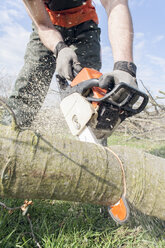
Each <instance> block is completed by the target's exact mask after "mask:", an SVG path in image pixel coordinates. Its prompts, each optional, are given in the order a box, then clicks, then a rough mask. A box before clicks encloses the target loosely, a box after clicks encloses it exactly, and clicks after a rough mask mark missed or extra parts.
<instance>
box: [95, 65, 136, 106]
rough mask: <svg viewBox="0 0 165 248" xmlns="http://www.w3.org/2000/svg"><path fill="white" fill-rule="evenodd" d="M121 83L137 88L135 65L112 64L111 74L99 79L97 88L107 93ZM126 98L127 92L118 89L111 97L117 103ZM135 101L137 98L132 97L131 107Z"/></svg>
mask: <svg viewBox="0 0 165 248" xmlns="http://www.w3.org/2000/svg"><path fill="white" fill-rule="evenodd" d="M121 82H123V83H126V84H128V85H130V86H131V87H133V88H135V89H137V88H138V85H137V81H136V65H135V64H134V63H132V62H127V61H118V62H116V63H115V64H114V70H113V72H111V73H106V74H104V75H102V76H101V77H100V78H99V86H100V87H101V88H104V89H107V90H109V91H111V90H112V89H113V88H114V87H115V86H117V85H118V84H120V83H121ZM127 96H128V92H127V90H126V89H120V90H119V91H118V92H117V93H116V94H115V95H114V96H112V99H113V101H115V102H117V103H121V102H122V101H123V100H124V99H125V98H126V97H127ZM137 100H138V97H137V96H136V97H134V98H133V99H132V100H131V105H133V104H134V103H135V102H136V101H137Z"/></svg>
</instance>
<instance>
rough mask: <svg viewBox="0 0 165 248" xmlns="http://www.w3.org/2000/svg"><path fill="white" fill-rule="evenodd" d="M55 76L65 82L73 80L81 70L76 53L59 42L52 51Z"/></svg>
mask: <svg viewBox="0 0 165 248" xmlns="http://www.w3.org/2000/svg"><path fill="white" fill-rule="evenodd" d="M54 56H55V57H56V71H57V74H58V75H59V76H60V77H61V78H63V79H66V80H70V81H71V80H73V78H74V77H75V76H76V74H77V73H79V72H80V71H81V69H82V67H81V65H80V63H79V61H78V58H77V55H76V53H75V52H74V51H73V49H71V48H70V47H68V46H67V45H66V44H65V43H64V42H63V41H60V42H59V43H58V44H57V46H56V48H55V51H54Z"/></svg>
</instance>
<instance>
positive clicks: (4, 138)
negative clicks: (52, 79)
mask: <svg viewBox="0 0 165 248" xmlns="http://www.w3.org/2000/svg"><path fill="white" fill-rule="evenodd" d="M111 149H112V150H113V152H115V153H116V154H117V155H118V156H119V157H120V159H121V160H122V162H123V165H124V170H125V179H126V185H127V194H126V198H127V200H128V202H130V203H131V204H132V205H133V206H134V207H136V208H137V209H138V210H140V211H141V212H143V213H144V214H147V215H151V216H156V217H158V218H160V219H162V220H165V159H163V158H160V157H156V156H153V155H150V154H147V153H145V152H143V151H140V150H137V149H133V148H128V147H125V146H124V147H122V146H112V147H111ZM0 177H1V179H0V197H1V198H10V197H11V198H24V199H25V198H30V199H37V198H38V199H57V200H67V201H76V202H87V203H93V204H101V205H112V204H114V203H116V202H117V201H118V200H119V199H120V197H121V195H122V193H123V176H122V171H121V167H120V164H119V161H118V159H117V158H116V156H115V155H114V154H113V153H112V152H111V151H108V150H106V149H105V148H103V147H102V146H99V145H95V144H91V143H84V142H80V141H76V140H72V139H70V138H68V137H65V135H62V134H55V135H53V134H51V133H49V132H47V133H45V134H44V135H41V134H39V133H38V132H34V131H32V130H25V131H18V130H17V131H16V130H14V129H12V127H6V126H2V125H0Z"/></svg>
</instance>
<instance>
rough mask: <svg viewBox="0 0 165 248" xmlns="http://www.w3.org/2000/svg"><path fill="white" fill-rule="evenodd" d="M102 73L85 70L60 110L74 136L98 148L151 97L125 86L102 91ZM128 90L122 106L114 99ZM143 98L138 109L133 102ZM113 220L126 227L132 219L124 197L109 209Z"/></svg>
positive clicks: (66, 93)
mask: <svg viewBox="0 0 165 248" xmlns="http://www.w3.org/2000/svg"><path fill="white" fill-rule="evenodd" d="M101 75H102V73H100V72H98V71H96V70H94V69H90V68H83V69H82V70H81V71H80V72H79V73H78V74H77V75H76V77H75V78H74V80H73V81H72V82H71V84H70V85H68V86H67V87H66V89H65V90H64V91H63V93H62V94H61V98H62V100H61V103H60V108H61V110H62V112H63V115H64V118H65V120H66V122H67V124H68V127H69V129H70V131H71V133H72V134H73V135H74V136H76V137H77V138H78V139H79V140H80V141H83V142H91V143H95V144H98V143H100V141H99V140H102V139H105V138H107V137H109V136H110V135H111V134H112V133H113V132H114V130H115V129H116V128H117V127H118V125H119V124H120V123H121V122H123V121H124V120H125V119H126V118H128V117H131V116H133V115H135V114H138V113H140V112H141V111H142V110H144V108H145V107H146V105H147V103H148V96H147V95H146V94H145V93H143V92H141V91H140V90H138V89H135V88H133V87H131V86H129V85H128V84H126V83H125V82H121V83H120V84H118V85H117V86H115V87H114V88H113V89H111V90H107V89H103V88H100V87H99V77H100V76H101ZM121 90H124V91H125V92H127V95H126V97H125V98H124V100H122V101H121V102H120V103H118V102H116V101H114V100H113V99H114V96H115V95H116V94H117V93H118V92H120V91H121ZM135 97H136V98H141V101H140V104H139V105H138V106H135V105H134V104H133V105H132V104H131V103H132V99H134V98H135ZM108 212H109V213H110V215H111V217H112V218H113V219H114V220H115V221H116V222H117V223H119V224H123V223H125V222H126V221H127V219H128V217H129V212H130V211H129V207H128V204H127V202H126V199H125V197H124V196H122V197H121V199H120V200H119V202H117V203H116V204H115V205H113V206H110V207H109V208H108Z"/></svg>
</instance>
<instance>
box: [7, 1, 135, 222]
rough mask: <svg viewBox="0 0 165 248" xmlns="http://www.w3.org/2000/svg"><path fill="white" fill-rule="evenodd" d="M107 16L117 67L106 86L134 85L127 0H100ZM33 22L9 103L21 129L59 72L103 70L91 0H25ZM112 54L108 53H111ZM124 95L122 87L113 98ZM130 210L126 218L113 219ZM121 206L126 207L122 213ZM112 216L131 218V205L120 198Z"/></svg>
mask: <svg viewBox="0 0 165 248" xmlns="http://www.w3.org/2000/svg"><path fill="white" fill-rule="evenodd" d="M100 1H101V3H102V5H103V6H104V8H105V10H106V12H107V16H108V34H109V40H110V43H111V47H112V53H113V59H114V70H113V72H111V73H107V74H105V75H103V76H101V77H100V79H99V83H100V86H101V87H102V88H109V87H112V86H114V85H115V84H118V83H120V82H125V83H128V84H129V85H131V86H133V87H137V84H136V66H135V64H134V63H133V54H132V45H133V27H132V21H131V16H130V12H129V8H128V1H127V0H100ZM23 2H24V4H25V7H26V9H27V12H28V13H29V15H30V17H31V19H32V21H33V32H32V33H31V36H30V41H29V43H28V45H27V49H26V53H25V63H24V66H23V68H22V70H21V72H20V74H19V76H18V78H17V80H16V84H15V89H14V91H13V93H12V95H11V96H10V98H9V101H8V104H9V106H10V107H11V109H12V110H13V112H14V113H15V117H16V120H17V124H18V125H19V126H20V127H28V126H30V125H31V123H32V121H33V119H34V118H35V116H36V114H37V112H38V111H39V109H40V107H41V106H42V103H43V101H44V99H45V96H46V94H47V91H48V89H49V85H50V82H51V79H52V77H53V74H54V72H55V70H56V72H57V74H58V75H59V76H60V78H62V79H66V80H72V79H73V78H74V72H76V73H78V72H79V71H80V70H81V69H82V68H83V67H89V68H93V69H96V70H100V68H101V58H100V29H99V28H98V17H97V14H96V11H95V8H94V7H93V5H92V0H47V1H46V0H45V1H43V0H23ZM107 56H108V55H107ZM124 97H125V92H124V91H123V90H122V91H120V92H119V94H118V95H117V96H116V98H115V100H116V101H118V102H121V101H122V100H123V98H124ZM116 208H117V209H118V208H119V211H118V212H117V213H122V214H123V213H126V215H125V216H126V217H124V220H123V219H120V218H119V217H118V216H117V217H115V216H114V214H113V210H112V209H115V212H116ZM121 209H122V211H123V212H122V211H121ZM109 212H110V214H111V216H112V217H113V219H114V220H116V221H117V222H119V223H121V222H122V223H123V222H124V221H125V220H126V219H127V216H128V212H129V211H128V209H127V204H126V203H125V201H124V200H122V199H120V201H119V202H118V203H117V205H115V206H113V208H110V210H109Z"/></svg>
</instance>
